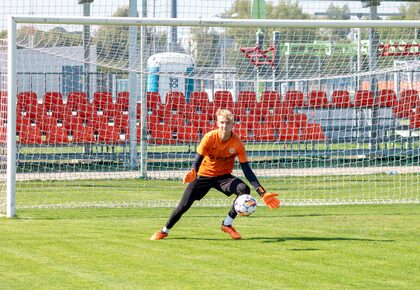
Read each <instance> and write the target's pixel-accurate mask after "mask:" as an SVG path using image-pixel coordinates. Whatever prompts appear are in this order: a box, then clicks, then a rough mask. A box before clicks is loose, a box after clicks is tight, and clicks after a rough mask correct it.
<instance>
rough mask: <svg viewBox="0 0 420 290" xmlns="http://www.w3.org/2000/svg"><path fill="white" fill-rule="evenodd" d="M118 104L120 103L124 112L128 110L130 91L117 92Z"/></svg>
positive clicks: (120, 107)
mask: <svg viewBox="0 0 420 290" xmlns="http://www.w3.org/2000/svg"><path fill="white" fill-rule="evenodd" d="M116 104H117V105H119V106H118V107H119V109H121V110H122V111H123V112H128V107H129V105H130V93H129V92H119V93H118V94H117V101H116Z"/></svg>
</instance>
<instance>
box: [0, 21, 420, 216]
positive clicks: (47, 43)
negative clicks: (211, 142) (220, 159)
mask: <svg viewBox="0 0 420 290" xmlns="http://www.w3.org/2000/svg"><path fill="white" fill-rule="evenodd" d="M83 26H91V27H92V28H91V31H92V32H91V34H90V35H87V37H85V38H83V37H80V33H81V31H83ZM151 27H153V28H154V29H153V30H152V29H150V28H151ZM174 27H175V28H176V30H177V31H178V34H173V31H174V30H173V29H172V28H174ZM137 28H138V29H139V30H137ZM419 29H420V21H379V20H378V21H327V20H250V19H246V20H238V19H220V20H219V19H218V20H215V19H198V20H197V19H147V18H129V17H128V18H120V17H102V18H101V17H66V16H60V17H58V16H55V17H54V16H45V17H44V16H11V17H10V19H9V28H8V50H7V92H2V97H3V96H7V100H8V101H7V121H6V120H2V124H1V125H2V126H3V125H5V126H6V125H7V131H6V132H7V139H6V140H5V142H3V143H6V144H7V147H6V148H7V149H6V150H4V151H5V155H7V164H6V167H7V174H6V178H5V181H4V182H6V184H7V186H6V188H7V190H6V198H5V200H4V201H3V202H2V199H1V198H0V202H2V203H3V204H4V205H3V208H2V209H3V210H2V209H0V214H1V213H4V212H5V214H6V215H7V216H8V217H14V216H15V215H16V208H19V207H22V208H32V207H39V208H44V207H86V206H104V207H112V206H172V205H173V204H175V202H176V198H174V197H173V196H172V197H167V196H164V195H163V196H162V195H159V196H158V197H156V198H155V199H154V198H153V197H150V196H149V197H145V196H146V195H147V190H148V189H150V188H155V187H156V188H158V187H159V186H162V185H161V184H159V185H157V184H156V180H163V181H164V180H172V179H179V178H180V177H181V176H182V173H183V172H184V171H185V170H187V169H188V168H189V166H190V163H191V161H192V158H193V154H194V150H195V148H196V145H197V144H198V142H199V139H200V137H201V136H202V134H204V133H205V132H207V131H208V130H210V129H213V128H214V119H212V116H211V114H212V113H214V108H215V107H227V108H229V109H231V110H233V111H234V113H235V114H236V116H237V119H238V120H237V122H236V124H235V128H236V131H235V130H234V132H237V134H239V135H240V136H241V137H242V138H243V140H244V141H245V142H246V147H247V150H248V151H249V152H248V154H249V157H250V159H251V162H252V164H253V168H254V169H255V171H256V172H257V175H258V176H259V177H261V178H263V179H267V180H268V182H270V179H272V180H275V182H274V183H275V184H277V185H276V188H273V190H274V191H275V190H277V191H285V192H286V193H287V191H288V190H290V189H291V188H293V191H294V192H296V195H294V194H293V195H292V196H287V194H286V195H285V197H284V198H283V199H284V204H286V205H287V204H289V205H311V204H316V205H328V204H351V203H377V202H379V203H418V202H419V192H420V188H419V184H420V180H419V179H420V175H419V174H418V172H420V163H419V159H420V146H419V136H420V117H419V116H418V115H419V114H420V98H419V94H418V92H419V91H420V72H417V71H415V68H413V71H412V74H410V76H411V77H412V79H410V86H411V87H410V88H406V87H404V84H398V86H396V85H395V84H394V83H393V82H392V81H393V80H394V76H395V75H396V74H399V73H404V74H406V75H407V70H408V69H407V66H406V65H405V66H404V67H398V66H397V65H395V63H398V62H397V61H396V60H398V61H400V62H401V63H409V62H410V61H415V60H416V59H417V57H418V56H419V55H420V47H419V45H418V44H417V30H419ZM83 39H84V40H83ZM86 39H87V40H88V42H87V43H86ZM203 47H204V49H203ZM362 49H365V51H363V52H361V50H362ZM366 50H367V51H366ZM41 60H42V61H41ZM2 69H3V73H5V71H4V67H3V68H2ZM69 76H70V77H69ZM133 76H134V77H133ZM216 76H217V77H216ZM220 76H222V77H221V78H220ZM76 77H77V80H76ZM133 82H135V83H134V84H133ZM57 84H58V85H57ZM396 87H398V88H399V89H398V90H395V88H396ZM76 93H77V96H80V95H83V96H84V99H77V100H79V101H75V104H73V103H72V106H73V107H70V105H69V104H70V103H71V101H70V100H71V98H73V97H76V96H75V95H76ZM385 94H386V95H385ZM388 94H389V95H388ZM392 94H395V100H394V99H392V100H391V101H390V103H387V102H386V100H388V99H387V98H388V97H392V96H391V95H392ZM33 96H35V97H34V98H35V99H32V103H31V98H32V97H33ZM57 96H59V99H58V101H57V99H54V98H57ZM203 96H205V100H204V99H202V100H201V101H202V102H203V103H200V104H201V105H200V104H198V103H197V104H196V103H193V100H197V102H198V100H199V98H201V97H203ZM120 98H121V99H123V98H126V103H124V101H121V103H119V99H120ZM196 98H197V99H196ZM382 98H383V99H382ZM47 99H48V102H47ZM105 99H106V100H108V101H109V103H106V102H105ZM80 100H83V102H84V101H86V104H84V106H83V107H80V108H79V107H77V106H78V105H80V103H78V102H80ZM406 100H408V101H407V102H408V103H406ZM324 101H325V103H323V102H324ZM382 101H383V102H382ZM171 102H174V103H171ZM29 103H31V105H33V106H34V107H36V109H34V110H35V111H34V112H32V111H31V110H32V107H30V106H29ZM58 104H60V105H58ZM125 105H126V106H125ZM58 106H62V107H59V109H57V108H58ZM76 107H77V108H76ZM1 109H2V110H3V109H4V107H3V106H2V107H1ZM55 110H57V111H55ZM58 110H62V111H59V112H58ZM91 110H93V111H91ZM203 112H206V115H205V116H204V114H203V115H202V116H201V115H200V114H202V113H203ZM32 113H34V114H33V115H32ZM42 114H43V115H42ZM178 114H180V115H182V117H180V119H177V118H178V117H175V115H177V116H178ZM41 115H42V116H41ZM199 115H200V116H199ZM2 116H3V115H2ZM40 116H41V117H40ZM213 117H214V116H213ZM90 118H92V119H90ZM76 119H77V121H75V120H76ZM47 120H48V122H54V124H53V125H51V123H48V124H47ZM70 120H71V121H70ZM79 121H80V123H77V125H74V124H73V123H72V122H79ZM43 122H45V124H43ZM98 122H102V123H101V124H98ZM120 122H121V123H120ZM212 122H213V123H212ZM117 124H118V126H117ZM67 125H68V127H67ZM120 125H121V127H119V126H120ZM25 126H27V127H25ZM38 127H39V128H38ZM168 128H170V130H169V131H167V129H168ZM89 130H91V131H89ZM88 132H92V133H89V134H90V136H87V134H88ZM53 133H54V134H53ZM60 134H61V135H60ZM27 135H29V136H27ZM235 173H237V174H238V175H240V174H241V172H240V171H236V170H235ZM91 180H104V181H103V183H104V184H106V185H103V186H102V185H100V184H99V185H98V184H96V183H95V182H93V181H92V183H95V185H92V189H91V191H89V193H86V192H83V191H82V190H79V189H80V188H84V187H86V184H84V181H91ZM126 180H130V181H133V184H136V185H133V187H135V188H132V189H131V191H130V192H128V191H127V195H126V196H124V194H125V193H126V189H127V188H125V187H124V183H125V182H126ZM67 181H69V182H67ZM109 181H110V182H111V184H112V183H113V182H115V184H117V181H121V186H120V187H118V186H116V189H115V191H112V190H114V189H112V185H110V184H109V183H108V182H109ZM31 182H32V184H31V185H30V183H31ZM55 182H57V188H58V189H54V190H52V192H53V193H50V192H49V191H48V190H51V188H52V187H53V185H54V184H55ZM60 182H62V183H63V184H64V183H65V185H61V183H60ZM136 182H137V183H136ZM352 182H354V184H355V188H357V189H356V192H353V189H352V188H351V186H350V185H351V184H352ZM17 183H19V185H17ZM283 183H284V184H287V186H289V187H290V188H289V187H287V186H286V185H285V186H283V185H282V184H283ZM115 184H114V185H115ZM364 184H366V185H364ZM374 184H381V186H383V188H382V189H381V191H382V192H381V193H379V194H378V193H377V192H375V190H374V189H373V188H372V186H374ZM32 186H34V187H36V186H38V187H39V188H40V191H39V192H38V193H37V194H35V193H30V194H28V196H29V197H28V198H27V199H25V197H24V196H22V201H17V199H16V198H17V196H18V195H19V190H20V189H22V188H24V189H25V190H23V191H24V192H28V189H27V188H30V187H32ZM72 186H74V192H72V190H71V189H70V187H72ZM163 186H164V185H163ZM47 188H48V189H47ZM104 188H105V190H106V191H107V194H103V192H102V191H103V190H104ZM155 190H156V191H158V190H159V189H155ZM173 190H174V191H176V192H179V191H182V189H180V188H174V189H173ZM29 191H30V190H29ZM160 191H163V188H162V189H161V190H160ZM122 192H124V194H121V193H122ZM152 195H153V194H152ZM86 196H87V197H88V198H87V199H88V200H87V201H86V200H83V198H84V197H86ZM177 196H178V195H176V197H177ZM73 197H75V198H76V199H77V201H74V202H73V201H71V199H72V198H73ZM60 198H63V200H60ZM201 204H202V205H226V204H227V201H224V200H220V199H217V198H213V199H209V200H208V201H202V203H201ZM4 208H5V210H4Z"/></svg>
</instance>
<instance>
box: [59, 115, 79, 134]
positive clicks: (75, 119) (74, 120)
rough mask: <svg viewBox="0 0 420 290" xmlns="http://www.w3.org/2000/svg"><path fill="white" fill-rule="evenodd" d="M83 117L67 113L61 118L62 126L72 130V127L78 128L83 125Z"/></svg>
mask: <svg viewBox="0 0 420 290" xmlns="http://www.w3.org/2000/svg"><path fill="white" fill-rule="evenodd" d="M83 122H84V119H83V118H82V117H80V116H78V115H69V116H67V117H66V118H64V120H63V126H64V127H65V128H67V129H68V130H70V131H72V130H73V128H78V127H79V126H80V125H83Z"/></svg>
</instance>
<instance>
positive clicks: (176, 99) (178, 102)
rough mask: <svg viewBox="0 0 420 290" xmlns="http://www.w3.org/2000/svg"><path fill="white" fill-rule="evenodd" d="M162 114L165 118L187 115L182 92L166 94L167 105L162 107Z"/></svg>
mask: <svg viewBox="0 0 420 290" xmlns="http://www.w3.org/2000/svg"><path fill="white" fill-rule="evenodd" d="M162 110H163V112H162V114H163V115H165V116H169V115H174V116H175V115H180V116H184V115H185V114H186V105H185V96H184V94H183V93H181V92H169V93H167V94H166V103H165V104H164V105H163V107H162Z"/></svg>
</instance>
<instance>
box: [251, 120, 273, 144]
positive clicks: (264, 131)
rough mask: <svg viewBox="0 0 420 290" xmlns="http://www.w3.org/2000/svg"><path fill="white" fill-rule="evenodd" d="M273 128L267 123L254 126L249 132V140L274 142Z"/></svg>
mask: <svg viewBox="0 0 420 290" xmlns="http://www.w3.org/2000/svg"><path fill="white" fill-rule="evenodd" d="M274 129H275V128H274V127H273V126H270V125H269V124H268V123H258V124H255V125H254V127H253V128H252V130H251V133H250V138H251V140H255V141H275V140H276V136H275V132H274Z"/></svg>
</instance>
